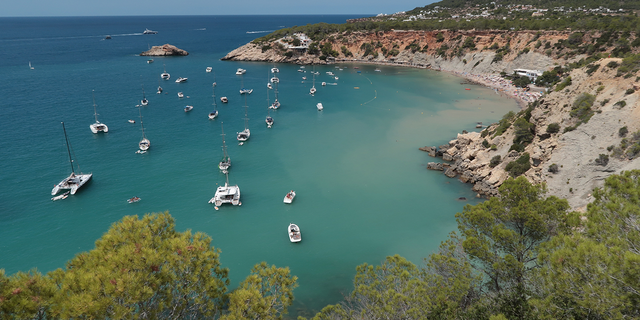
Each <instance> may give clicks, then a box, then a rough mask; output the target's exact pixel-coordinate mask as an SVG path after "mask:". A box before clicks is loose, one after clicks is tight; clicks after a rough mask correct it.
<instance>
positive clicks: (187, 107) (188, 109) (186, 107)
mask: <svg viewBox="0 0 640 320" xmlns="http://www.w3.org/2000/svg"><path fill="white" fill-rule="evenodd" d="M191 110H193V106H185V107H184V112H189V111H191Z"/></svg>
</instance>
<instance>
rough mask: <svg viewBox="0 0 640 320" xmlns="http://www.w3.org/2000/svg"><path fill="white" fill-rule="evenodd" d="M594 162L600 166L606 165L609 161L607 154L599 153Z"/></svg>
mask: <svg viewBox="0 0 640 320" xmlns="http://www.w3.org/2000/svg"><path fill="white" fill-rule="evenodd" d="M595 161H596V164H598V165H601V166H603V167H604V166H606V165H607V164H608V163H609V155H606V154H602V153H601V154H600V155H599V156H598V157H597V158H596V160H595Z"/></svg>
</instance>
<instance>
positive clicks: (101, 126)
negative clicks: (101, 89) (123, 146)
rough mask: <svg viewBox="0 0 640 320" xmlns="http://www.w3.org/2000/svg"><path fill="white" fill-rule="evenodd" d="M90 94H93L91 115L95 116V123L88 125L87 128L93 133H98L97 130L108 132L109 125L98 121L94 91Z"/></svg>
mask: <svg viewBox="0 0 640 320" xmlns="http://www.w3.org/2000/svg"><path fill="white" fill-rule="evenodd" d="M91 95H92V96H93V115H94V116H95V117H96V123H94V124H91V125H89V128H90V129H91V132H93V133H98V132H104V133H107V132H109V127H107V125H106V124H104V123H100V121H98V112H97V111H96V96H95V92H94V91H91Z"/></svg>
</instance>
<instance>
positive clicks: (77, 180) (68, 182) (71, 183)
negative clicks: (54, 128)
mask: <svg viewBox="0 0 640 320" xmlns="http://www.w3.org/2000/svg"><path fill="white" fill-rule="evenodd" d="M62 131H63V132H64V140H65V142H66V144H67V153H68V155H69V164H70V165H71V174H70V175H69V176H68V177H66V178H64V179H63V180H62V181H60V182H59V183H58V184H56V185H55V186H54V187H53V190H51V195H52V196H55V195H56V194H57V193H58V192H60V190H69V191H70V193H71V194H76V192H77V191H78V189H80V187H82V186H83V185H84V184H85V183H87V182H88V181H89V180H91V177H92V176H93V174H92V173H86V174H84V173H79V174H76V172H75V170H74V167H73V163H74V160H73V158H71V147H70V146H69V138H68V137H67V129H66V128H65V127H64V122H62ZM78 170H80V169H79V168H78ZM56 200H57V199H56Z"/></svg>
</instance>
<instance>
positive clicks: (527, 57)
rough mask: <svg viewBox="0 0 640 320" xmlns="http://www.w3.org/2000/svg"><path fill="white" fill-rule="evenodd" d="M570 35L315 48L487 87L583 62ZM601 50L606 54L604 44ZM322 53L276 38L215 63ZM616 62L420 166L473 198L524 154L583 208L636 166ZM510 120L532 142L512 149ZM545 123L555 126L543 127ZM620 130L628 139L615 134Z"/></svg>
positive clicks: (634, 124)
mask: <svg viewBox="0 0 640 320" xmlns="http://www.w3.org/2000/svg"><path fill="white" fill-rule="evenodd" d="M570 35H571V32H559V31H546V32H539V31H517V32H516V31H458V32H456V31H448V30H440V31H397V30H396V31H387V32H368V33H366V32H352V33H344V34H335V35H331V36H328V37H326V38H325V39H326V40H323V41H321V43H320V45H319V47H320V46H322V47H324V50H325V53H327V47H329V46H328V45H326V44H329V45H330V47H329V48H330V49H331V50H332V51H333V52H331V55H332V56H335V57H336V60H337V61H358V62H371V63H394V64H400V65H411V66H428V67H430V68H432V69H437V70H443V71H450V72H453V73H456V74H458V75H460V76H464V77H468V78H470V79H471V80H474V81H478V80H480V81H478V82H480V83H482V84H485V85H491V82H490V81H482V80H483V79H489V77H495V76H496V75H497V74H499V73H501V72H505V73H507V74H511V73H512V72H513V69H515V68H523V69H533V70H543V71H547V70H550V69H552V68H553V67H555V66H564V65H568V64H569V63H572V62H576V61H579V60H580V59H583V58H585V57H586V55H585V54H580V51H579V50H573V49H575V47H574V48H573V49H571V48H570V47H569V46H565V45H563V44H566V43H567V39H568V38H569V36H570ZM598 36H599V35H598V34H597V33H591V34H584V35H582V38H581V39H580V41H581V43H593V42H594V39H596V38H597V37H598ZM603 50H604V52H605V53H606V52H607V51H610V50H611V48H603ZM321 55H323V53H320V52H319V53H318V54H313V55H310V54H308V53H302V54H298V53H293V52H292V53H289V54H287V49H286V48H285V47H284V46H282V45H280V44H278V43H276V42H270V43H264V42H260V43H257V42H256V43H249V44H246V45H245V46H242V47H240V48H238V49H236V50H234V51H232V52H230V53H229V54H228V55H227V56H226V57H224V58H223V59H226V60H245V61H274V62H289V63H298V64H309V63H318V64H323V63H327V62H326V60H325V59H321ZM323 58H324V57H323ZM620 62H621V59H613V58H606V59H601V60H599V61H596V62H594V63H592V64H590V65H589V66H585V67H582V68H578V69H574V70H572V71H571V72H570V73H569V74H568V75H567V74H565V75H563V76H564V78H565V79H566V78H567V76H570V77H571V80H572V81H571V84H569V85H568V86H566V87H565V88H563V89H562V90H559V91H553V90H552V91H551V92H550V93H548V94H546V95H545V96H543V97H542V99H540V100H538V101H537V102H535V103H532V104H529V105H528V108H527V110H523V111H522V112H521V113H519V114H518V115H515V116H514V117H513V118H512V119H511V120H510V121H511V124H510V125H509V127H508V128H507V129H506V130H504V132H499V131H501V130H499V129H498V128H499V126H500V125H499V124H493V125H491V126H489V127H487V128H485V129H484V130H483V132H471V133H466V132H465V133H462V134H459V135H458V136H457V137H456V139H454V140H451V141H450V142H449V143H448V144H446V145H443V146H440V147H435V146H434V147H424V148H421V149H422V150H424V151H427V152H428V153H429V154H430V155H431V156H440V157H442V159H443V160H444V162H432V163H429V165H428V168H429V169H433V170H441V171H443V172H444V174H446V175H447V176H449V177H452V178H454V177H457V178H459V179H460V180H461V181H463V182H466V183H471V184H473V189H474V190H475V191H476V192H478V194H479V195H485V196H491V195H495V194H497V188H498V187H499V186H500V185H501V184H502V183H503V182H504V181H505V180H506V179H507V178H508V177H509V176H510V173H509V172H507V171H506V170H505V169H506V167H507V165H509V163H511V162H514V161H516V160H517V159H521V157H522V156H523V155H524V154H525V153H526V154H527V155H529V160H528V163H529V165H530V169H528V170H526V172H524V176H526V177H527V178H528V179H529V180H530V181H531V182H534V183H541V182H545V183H546V184H547V186H548V190H549V192H550V193H552V194H554V195H557V196H559V197H563V198H566V199H568V200H569V203H570V205H571V206H572V207H573V208H574V209H583V208H584V207H585V206H586V204H587V203H588V202H590V200H591V191H592V190H593V188H595V187H599V186H601V185H602V184H603V180H604V178H606V177H607V176H609V175H611V174H614V173H619V172H620V171H623V170H629V169H637V168H640V158H638V157H637V156H638V155H640V121H639V120H640V107H638V97H637V95H638V94H637V93H635V91H634V88H635V89H640V85H639V84H637V83H636V80H639V79H640V77H637V76H638V74H635V73H637V71H636V72H635V73H633V74H627V75H626V76H624V77H622V76H620V75H617V74H616V73H617V71H616V68H617V66H618V65H619V64H620ZM596 65H597V70H596V71H595V72H593V69H595V68H596ZM588 69H590V74H589V73H587V70H588ZM584 94H589V95H591V96H592V97H593V100H594V101H592V105H591V106H590V107H589V112H590V113H592V115H591V116H590V118H589V119H587V120H586V121H584V120H583V119H582V120H581V119H579V118H578V117H576V111H575V110H576V109H577V107H576V106H575V104H576V103H577V100H578V99H579V97H583V96H584ZM523 107H526V105H525V104H523ZM572 111H573V112H572ZM578 111H580V110H578ZM518 118H525V119H526V123H527V125H528V126H529V127H528V130H530V132H531V133H532V134H533V139H532V140H531V141H527V143H524V144H522V145H521V148H514V147H513V145H514V138H516V136H517V134H518V133H517V132H516V130H517V128H516V126H514V125H513V123H515V122H516V119H518ZM520 121H522V120H520ZM550 124H553V125H554V126H556V129H557V130H550V131H549V130H548V129H547V128H548V127H549V125H550ZM623 127H624V131H628V134H626V135H622V134H621V132H622V131H623V129H622V128H623ZM503 129H504V128H503ZM548 131H549V132H548ZM425 143H426V144H429V142H428V141H425ZM497 156H499V157H497ZM498 158H499V160H497V159H498ZM492 159H493V161H492ZM550 168H551V169H550Z"/></svg>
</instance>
